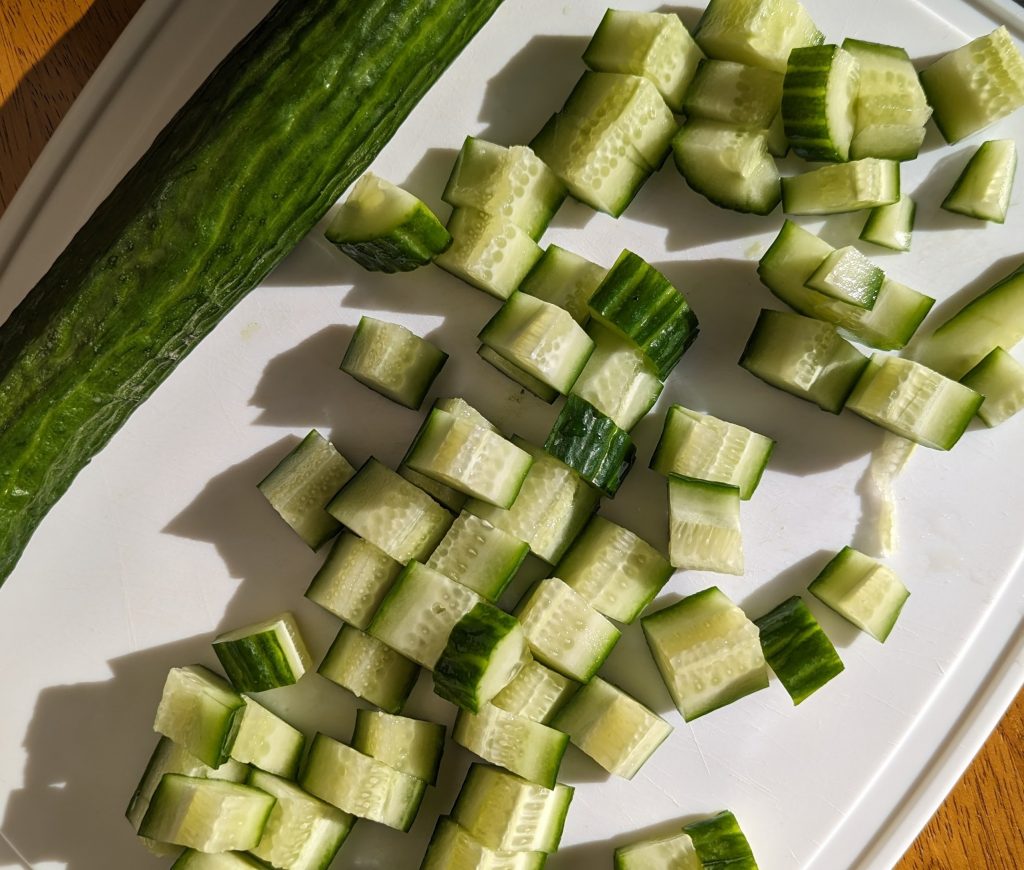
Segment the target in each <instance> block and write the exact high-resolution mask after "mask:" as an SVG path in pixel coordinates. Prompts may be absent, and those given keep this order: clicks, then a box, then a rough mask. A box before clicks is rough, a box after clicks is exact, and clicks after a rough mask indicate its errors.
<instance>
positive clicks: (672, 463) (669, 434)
mask: <svg viewBox="0 0 1024 870" xmlns="http://www.w3.org/2000/svg"><path fill="white" fill-rule="evenodd" d="M774 449H775V441H774V440H772V439H771V438H768V437H767V436H765V435H759V434H758V433H757V432H753V431H751V430H750V429H747V428H745V427H743V426H740V425H739V424H737V423H729V422H727V421H725V420H719V419H718V418H717V417H712V416H711V415H710V414H701V413H700V412H699V411H691V410H690V409H689V408H684V407H683V406H682V405H672V406H671V407H670V408H669V409H668V414H666V415H665V426H664V428H663V429H662V431H661V438H660V439H659V440H658V446H657V448H656V449H655V451H654V456H653V457H652V458H651V468H653V469H654V470H655V471H657V472H658V473H659V474H665V475H668V474H678V475H682V476H683V477H694V478H698V479H699V480H710V481H713V482H715V483H728V484H731V485H732V486H736V487H739V491H740V498H741V499H749V498H750V497H751V496H752V495H753V494H754V490H756V489H757V485H758V484H759V483H760V482H761V476H762V475H763V474H764V470H765V468H766V467H767V465H768V460H769V458H770V457H771V455H772V451H773V450H774ZM556 573H557V572H556ZM559 576H561V575H559ZM563 579H564V578H563Z"/></svg>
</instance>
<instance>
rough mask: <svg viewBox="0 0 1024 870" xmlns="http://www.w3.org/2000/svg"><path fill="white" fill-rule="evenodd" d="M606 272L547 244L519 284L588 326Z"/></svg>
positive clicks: (522, 290)
mask: <svg viewBox="0 0 1024 870" xmlns="http://www.w3.org/2000/svg"><path fill="white" fill-rule="evenodd" d="M612 11H614V10H609V12H612ZM606 274H608V270H607V269H605V268H604V266H599V265H598V264H597V263H592V262H591V261H590V260H588V259H587V258H586V257H581V256H580V255H579V254H574V253H573V252H572V251H567V250H566V249H565V248H560V247H559V246H558V245H548V247H547V249H546V250H545V251H544V255H543V256H542V257H541V258H540V259H539V260H538V261H537V263H536V265H535V266H534V267H533V268H532V269H531V270H530V274H528V275H527V276H526V277H525V278H524V279H523V283H522V284H520V285H519V292H520V293H526V294H528V295H530V296H536V297H537V298H538V299H543V300H544V301H545V302H550V303H551V304H552V305H557V306H558V307H559V308H564V309H565V310H566V311H568V312H569V315H570V316H571V317H572V319H573V320H575V321H576V322H577V323H578V324H579V325H580V326H586V324H587V321H588V320H590V309H589V308H587V303H588V302H589V301H590V297H591V296H593V295H594V291H595V290H597V287H598V285H599V284H600V283H601V281H603V280H604V276H605V275H606Z"/></svg>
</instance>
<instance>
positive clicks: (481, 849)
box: [420, 816, 547, 870]
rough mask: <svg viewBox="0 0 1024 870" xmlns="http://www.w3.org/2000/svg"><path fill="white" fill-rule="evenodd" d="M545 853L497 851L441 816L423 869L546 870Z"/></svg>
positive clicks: (422, 865) (423, 863)
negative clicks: (543, 869)
mask: <svg viewBox="0 0 1024 870" xmlns="http://www.w3.org/2000/svg"><path fill="white" fill-rule="evenodd" d="M546 860H547V855H546V854H545V853H544V852H496V851H494V850H493V849H488V848H487V847H486V846H485V845H484V844H483V843H481V842H480V841H479V840H477V839H476V838H475V837H473V835H472V834H470V833H469V831H467V830H466V829H465V828H463V827H462V825H460V824H459V823H458V822H454V821H452V820H451V819H450V818H448V817H447V816H441V817H440V818H439V819H438V820H437V825H436V826H435V827H434V833H433V835H432V836H431V838H430V844H429V845H428V846H427V854H426V855H424V856H423V862H422V863H421V864H420V870H542V868H543V867H544V862H545V861H546Z"/></svg>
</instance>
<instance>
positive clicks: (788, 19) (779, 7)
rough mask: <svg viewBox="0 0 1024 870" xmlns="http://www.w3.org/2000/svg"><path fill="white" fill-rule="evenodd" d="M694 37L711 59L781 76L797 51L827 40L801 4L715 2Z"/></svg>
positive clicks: (755, 0)
mask: <svg viewBox="0 0 1024 870" xmlns="http://www.w3.org/2000/svg"><path fill="white" fill-rule="evenodd" d="M694 36H695V37H696V39H697V44H698V45H700V47H701V48H702V49H704V52H705V53H706V54H707V55H708V57H714V58H720V59H722V60H733V61H737V62H739V63H749V64H753V65H754V66H763V67H766V68H767V69H773V70H776V71H777V72H785V71H786V60H787V59H788V58H789V55H790V52H791V51H792V50H793V49H795V48H799V47H800V46H804V45H818V44H819V43H821V41H822V40H823V39H824V37H823V36H822V33H821V31H820V30H818V28H817V27H816V26H815V24H814V22H813V21H812V20H811V16H810V15H809V14H808V12H807V10H806V9H805V8H804V7H803V6H802V5H801V4H800V2H799V0H711V2H709V3H708V5H707V8H706V9H705V10H704V14H703V15H702V16H701V19H700V22H699V23H698V25H697V29H696V31H695V32H694Z"/></svg>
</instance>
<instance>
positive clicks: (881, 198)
mask: <svg viewBox="0 0 1024 870" xmlns="http://www.w3.org/2000/svg"><path fill="white" fill-rule="evenodd" d="M899 198H900V165H899V163H897V162H896V161H895V160H879V159H877V158H875V157H865V158H863V159H861V160H853V161H851V162H849V163H840V164H838V165H836V166H822V167H821V168H820V169H812V170H810V171H809V172H804V173H802V174H801V175H791V176H789V177H788V178H783V179H782V210H783V211H784V212H786V214H839V213H841V212H848V211H860V210H861V209H865V208H875V207H876V206H879V205H890V204H892V203H894V202H898V201H899Z"/></svg>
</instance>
